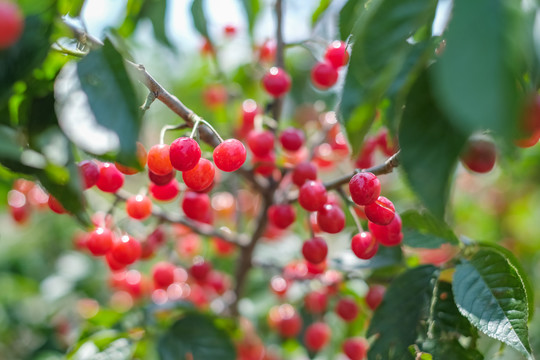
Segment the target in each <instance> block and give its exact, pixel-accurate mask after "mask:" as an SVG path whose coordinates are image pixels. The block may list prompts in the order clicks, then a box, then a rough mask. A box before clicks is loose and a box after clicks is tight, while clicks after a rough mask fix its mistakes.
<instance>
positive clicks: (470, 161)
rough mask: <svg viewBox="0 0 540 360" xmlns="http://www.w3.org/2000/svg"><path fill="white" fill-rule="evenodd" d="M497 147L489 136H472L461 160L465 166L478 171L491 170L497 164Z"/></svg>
mask: <svg viewBox="0 0 540 360" xmlns="http://www.w3.org/2000/svg"><path fill="white" fill-rule="evenodd" d="M496 159H497V148H496V147H495V143H494V142H493V141H491V140H490V139H488V138H484V137H472V138H470V139H469V141H467V144H466V145H465V149H464V150H463V152H462V153H461V162H462V163H463V165H465V167H466V168H467V169H469V170H471V171H474V172H476V173H480V174H483V173H487V172H490V171H491V170H492V169H493V167H494V166H495V161H496Z"/></svg>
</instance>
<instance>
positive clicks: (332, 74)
mask: <svg viewBox="0 0 540 360" xmlns="http://www.w3.org/2000/svg"><path fill="white" fill-rule="evenodd" d="M338 76H339V73H338V71H337V69H336V68H335V67H334V66H332V65H331V64H330V63H329V62H326V61H323V62H319V63H316V64H315V65H314V66H313V68H312V69H311V81H312V82H313V84H314V85H315V86H316V87H318V88H319V89H323V90H325V89H328V88H330V87H332V86H334V85H335V83H336V82H337V79H338Z"/></svg>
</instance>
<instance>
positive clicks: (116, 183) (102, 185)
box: [96, 163, 124, 193]
mask: <svg viewBox="0 0 540 360" xmlns="http://www.w3.org/2000/svg"><path fill="white" fill-rule="evenodd" d="M122 185H124V174H122V173H121V172H120V171H118V169H117V168H116V166H114V164H111V163H105V164H103V165H101V168H100V169H99V178H98V181H97V183H96V186H97V187H98V189H99V190H101V191H103V192H108V193H114V192H116V191H117V190H118V189H120V188H121V187H122Z"/></svg>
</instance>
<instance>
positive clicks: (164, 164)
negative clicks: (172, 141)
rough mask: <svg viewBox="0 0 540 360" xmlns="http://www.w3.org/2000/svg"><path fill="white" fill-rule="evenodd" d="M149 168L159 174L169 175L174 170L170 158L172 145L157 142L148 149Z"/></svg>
mask: <svg viewBox="0 0 540 360" xmlns="http://www.w3.org/2000/svg"><path fill="white" fill-rule="evenodd" d="M148 169H150V171H152V172H153V173H154V174H157V175H167V174H168V173H170V172H171V171H173V166H172V164H171V158H170V146H169V145H167V144H157V145H154V146H152V147H151V148H150V150H149V151H148Z"/></svg>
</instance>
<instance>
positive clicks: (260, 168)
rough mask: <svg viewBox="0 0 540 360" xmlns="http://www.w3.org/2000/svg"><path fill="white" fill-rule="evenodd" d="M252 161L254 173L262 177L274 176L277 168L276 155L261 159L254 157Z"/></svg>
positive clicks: (272, 154)
mask: <svg viewBox="0 0 540 360" xmlns="http://www.w3.org/2000/svg"><path fill="white" fill-rule="evenodd" d="M251 161H252V163H253V172H255V173H256V174H259V175H262V176H270V175H272V174H273V172H274V170H275V168H276V164H275V163H276V154H274V152H270V153H269V154H268V155H265V156H261V157H259V156H253V158H252V159H251Z"/></svg>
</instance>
